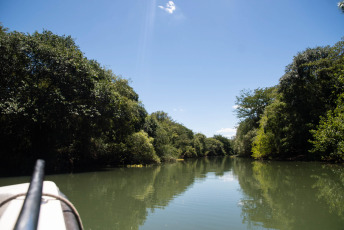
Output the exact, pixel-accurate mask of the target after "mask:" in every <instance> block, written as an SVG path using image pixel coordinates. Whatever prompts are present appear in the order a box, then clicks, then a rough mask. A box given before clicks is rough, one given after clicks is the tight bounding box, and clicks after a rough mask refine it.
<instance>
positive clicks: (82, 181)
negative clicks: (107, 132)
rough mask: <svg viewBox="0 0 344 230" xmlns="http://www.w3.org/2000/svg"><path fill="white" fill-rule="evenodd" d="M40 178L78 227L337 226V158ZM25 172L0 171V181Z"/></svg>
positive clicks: (342, 181) (341, 218) (341, 198)
mask: <svg viewBox="0 0 344 230" xmlns="http://www.w3.org/2000/svg"><path fill="white" fill-rule="evenodd" d="M46 179H47V180H52V181H54V182H55V183H56V184H57V185H58V186H59V187H60V189H61V190H62V191H63V192H64V193H65V194H67V196H68V197H69V198H70V200H71V201H72V202H73V203H74V204H75V206H76V207H77V209H78V211H79V212H80V214H81V217H82V220H83V222H84V225H85V229H139V228H143V229H161V228H164V226H165V225H164V224H165V223H167V222H168V223H169V224H170V226H169V229H175V228H178V229H195V228H196V229H283V230H284V229H287V230H288V229H291V230H294V229H295V230H296V229H302V230H303V229H343V226H344V168H343V166H342V165H325V164H321V163H316V162H259V161H251V160H246V159H240V158H235V159H231V158H204V159H195V160H188V161H184V162H177V163H174V164H165V165H161V166H152V167H147V168H116V169H111V170H108V171H104V172H93V173H81V174H70V175H54V176H47V177H46ZM28 180H29V179H28V178H25V177H22V178H0V185H7V184H14V183H22V182H27V181H28ZM178 202H179V203H178ZM183 210H184V211H183ZM152 213H155V214H159V215H156V216H158V218H161V219H163V220H161V221H160V222H159V221H156V219H154V218H155V217H156V216H155V217H153V216H154V215H153V214H152ZM166 213H169V214H166ZM166 215H167V216H166ZM153 219H154V220H153ZM171 219H172V220H171ZM172 224H173V225H172Z"/></svg>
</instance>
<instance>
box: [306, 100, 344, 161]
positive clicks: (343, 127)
mask: <svg viewBox="0 0 344 230" xmlns="http://www.w3.org/2000/svg"><path fill="white" fill-rule="evenodd" d="M343 98H344V94H343V95H342V97H341V98H340V99H339V100H338V105H337V107H336V108H335V109H334V110H333V111H332V110H330V111H328V112H327V115H326V117H322V119H321V120H320V123H319V126H318V127H317V129H316V130H312V131H311V132H312V134H313V136H314V140H313V141H310V142H311V143H312V144H313V145H314V147H313V149H312V150H311V152H313V153H317V154H320V155H321V157H322V159H323V160H330V161H343V160H344V102H343Z"/></svg>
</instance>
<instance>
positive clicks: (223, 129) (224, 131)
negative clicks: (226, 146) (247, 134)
mask: <svg viewBox="0 0 344 230" xmlns="http://www.w3.org/2000/svg"><path fill="white" fill-rule="evenodd" d="M216 132H217V133H235V132H236V129H233V128H222V129H220V130H218V131H216Z"/></svg>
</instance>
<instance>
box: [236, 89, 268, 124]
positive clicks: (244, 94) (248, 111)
mask: <svg viewBox="0 0 344 230" xmlns="http://www.w3.org/2000/svg"><path fill="white" fill-rule="evenodd" d="M273 91H274V87H270V88H258V89H255V90H254V91H251V90H242V91H241V92H240V96H238V97H236V102H235V104H236V105H237V108H236V110H235V111H236V114H237V117H238V118H239V119H241V120H244V119H251V120H253V122H254V123H255V124H256V123H258V121H259V119H260V116H261V115H262V114H263V112H264V108H265V107H266V106H267V105H269V104H270V103H271V102H272V100H273V98H272V97H271V94H272V92H273Z"/></svg>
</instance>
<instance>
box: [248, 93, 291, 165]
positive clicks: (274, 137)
mask: <svg viewBox="0 0 344 230" xmlns="http://www.w3.org/2000/svg"><path fill="white" fill-rule="evenodd" d="M284 111H285V103H283V102H281V101H280V100H278V99H276V100H275V101H274V102H273V103H271V104H270V105H268V106H267V107H266V109H265V111H264V115H263V116H262V118H261V119H260V122H259V129H258V130H257V132H256V136H255V137H254V141H253V143H252V153H253V154H252V157H253V158H256V159H258V158H266V157H272V156H273V157H281V154H282V153H284V152H288V150H286V149H283V148H284V147H285V146H286V145H287V144H286V143H287V141H288V138H287V134H286V131H287V128H288V127H287V124H289V122H288V120H287V117H286V116H285V115H284V114H285V113H284ZM281 126H283V127H287V128H285V129H280V127H281Z"/></svg>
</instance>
